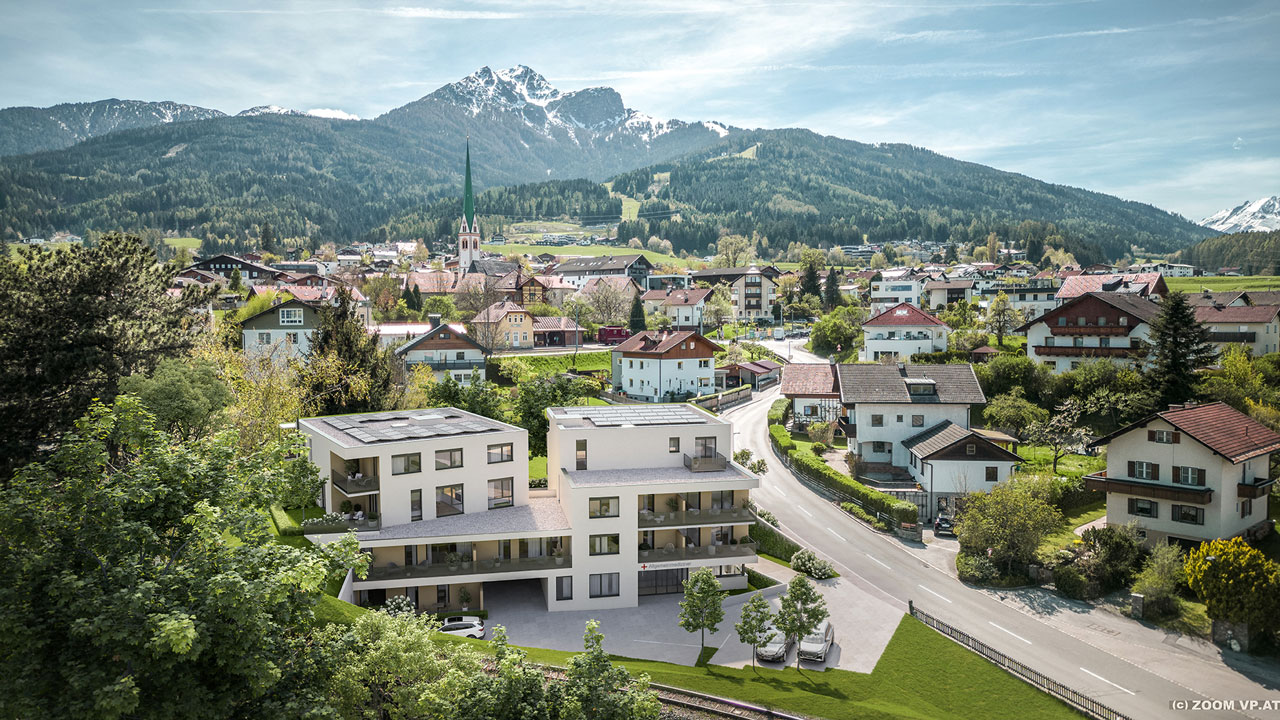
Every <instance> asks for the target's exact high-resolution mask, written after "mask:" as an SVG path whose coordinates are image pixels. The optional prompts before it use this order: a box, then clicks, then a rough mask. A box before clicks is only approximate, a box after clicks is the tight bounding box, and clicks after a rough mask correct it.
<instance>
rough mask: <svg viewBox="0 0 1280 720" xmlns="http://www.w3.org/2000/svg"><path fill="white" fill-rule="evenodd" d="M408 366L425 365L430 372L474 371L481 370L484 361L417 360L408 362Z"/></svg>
mask: <svg viewBox="0 0 1280 720" xmlns="http://www.w3.org/2000/svg"><path fill="white" fill-rule="evenodd" d="M408 365H409V366H410V367H413V366H414V365H426V366H427V367H429V368H431V369H432V370H476V369H479V368H483V367H484V365H485V361H484V360H418V361H416V362H409V363H408Z"/></svg>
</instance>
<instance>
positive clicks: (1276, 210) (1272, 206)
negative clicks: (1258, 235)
mask: <svg viewBox="0 0 1280 720" xmlns="http://www.w3.org/2000/svg"><path fill="white" fill-rule="evenodd" d="M1200 224H1201V225H1203V226H1205V227H1207V228H1212V229H1214V230H1217V231H1219V232H1224V233H1237V232H1268V231H1271V230H1280V195H1272V196H1271V197H1264V198H1258V199H1257V200H1248V201H1246V202H1244V203H1241V204H1240V205H1238V206H1236V207H1234V208H1231V209H1229V210H1220V211H1218V212H1216V213H1214V214H1212V215H1210V216H1209V217H1207V218H1205V219H1203V220H1201V221H1200Z"/></svg>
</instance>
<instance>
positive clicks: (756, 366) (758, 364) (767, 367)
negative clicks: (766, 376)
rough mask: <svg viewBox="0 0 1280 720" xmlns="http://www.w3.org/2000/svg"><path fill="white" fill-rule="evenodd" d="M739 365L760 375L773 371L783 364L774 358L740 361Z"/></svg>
mask: <svg viewBox="0 0 1280 720" xmlns="http://www.w3.org/2000/svg"><path fill="white" fill-rule="evenodd" d="M738 367H739V368H741V369H743V370H747V371H749V372H753V373H755V374H757V375H760V374H762V373H771V372H773V371H774V370H777V369H778V368H780V367H782V366H781V365H779V364H778V363H776V362H774V361H772V360H752V361H750V362H744V363H738Z"/></svg>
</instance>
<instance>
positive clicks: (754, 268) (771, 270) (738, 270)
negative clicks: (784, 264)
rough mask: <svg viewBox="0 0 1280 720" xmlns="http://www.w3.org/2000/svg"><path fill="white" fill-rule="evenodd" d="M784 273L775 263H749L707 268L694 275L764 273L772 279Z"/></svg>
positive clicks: (698, 276)
mask: <svg viewBox="0 0 1280 720" xmlns="http://www.w3.org/2000/svg"><path fill="white" fill-rule="evenodd" d="M782 274H783V273H782V271H781V270H779V269H778V268H776V267H774V266H773V265H747V266H745V267H731V268H706V269H704V270H697V271H695V272H693V273H692V277H694V278H697V279H700V280H707V279H712V278H731V277H742V276H743V275H763V276H765V277H767V278H770V279H772V278H776V277H779V276H781V275H782Z"/></svg>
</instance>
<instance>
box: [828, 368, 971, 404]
mask: <svg viewBox="0 0 1280 720" xmlns="http://www.w3.org/2000/svg"><path fill="white" fill-rule="evenodd" d="M837 372H838V374H839V378H840V402H842V403H844V404H845V405H851V404H855V403H860V402H861V403H909V404H934V405H937V404H944V405H948V404H949V405H973V404H977V403H984V402H986V401H987V398H986V396H985V395H983V394H982V387H981V386H980V385H979V384H978V376H977V375H974V373H973V366H972V365H967V364H965V365H960V364H949V365H901V366H899V365H840V366H839V369H838V371H837ZM908 385H933V388H934V392H933V394H913V393H911V392H910V391H909V390H908V389H907V387H908Z"/></svg>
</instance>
